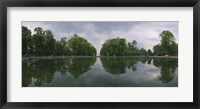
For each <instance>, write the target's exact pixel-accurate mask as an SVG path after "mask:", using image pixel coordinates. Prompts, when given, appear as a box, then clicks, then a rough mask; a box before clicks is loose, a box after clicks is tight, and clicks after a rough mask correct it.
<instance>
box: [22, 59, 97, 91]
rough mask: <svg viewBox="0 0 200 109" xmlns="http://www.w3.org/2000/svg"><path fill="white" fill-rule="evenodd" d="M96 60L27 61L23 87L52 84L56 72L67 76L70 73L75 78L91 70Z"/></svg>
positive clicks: (24, 65) (24, 63) (24, 66)
mask: <svg viewBox="0 0 200 109" xmlns="http://www.w3.org/2000/svg"><path fill="white" fill-rule="evenodd" d="M95 62H96V58H84V59H81V60H80V59H79V58H71V59H56V60H39V61H27V62H23V64H22V69H23V70H22V86H23V87H27V86H28V85H29V84H31V83H32V82H33V84H34V85H35V86H41V85H42V83H50V82H51V81H52V79H53V76H54V73H55V72H60V73H61V75H63V76H66V75H67V73H70V74H71V75H72V76H73V77H74V78H77V77H79V76H80V75H82V74H83V73H85V72H87V71H88V70H90V69H91V68H90V67H91V66H92V65H93V64H94V63H95Z"/></svg>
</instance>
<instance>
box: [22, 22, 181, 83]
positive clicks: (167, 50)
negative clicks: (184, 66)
mask: <svg viewBox="0 0 200 109" xmlns="http://www.w3.org/2000/svg"><path fill="white" fill-rule="evenodd" d="M21 25H22V30H21V32H22V87H178V39H179V36H178V22H177V21H22V22H21Z"/></svg>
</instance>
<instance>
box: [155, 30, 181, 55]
mask: <svg viewBox="0 0 200 109" xmlns="http://www.w3.org/2000/svg"><path fill="white" fill-rule="evenodd" d="M160 38H161V41H160V44H158V45H155V46H154V47H153V50H154V54H155V55H162V56H163V55H176V56H177V55H178V44H177V43H176V42H175V37H174V35H173V34H172V33H171V32H170V31H163V32H161V33H160Z"/></svg>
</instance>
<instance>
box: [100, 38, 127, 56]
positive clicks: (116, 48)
mask: <svg viewBox="0 0 200 109" xmlns="http://www.w3.org/2000/svg"><path fill="white" fill-rule="evenodd" d="M126 48H127V46H126V39H124V38H119V37H118V38H113V39H109V40H107V41H106V42H105V43H104V44H103V45H102V48H101V50H100V55H104V56H123V55H125V52H126Z"/></svg>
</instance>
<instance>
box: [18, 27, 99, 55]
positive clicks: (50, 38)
mask: <svg viewBox="0 0 200 109" xmlns="http://www.w3.org/2000/svg"><path fill="white" fill-rule="evenodd" d="M34 32H35V34H33V35H32V33H31V30H29V29H28V28H27V27H25V26H22V55H23V56H25V57H26V56H63V55H65V56H95V55H96V49H95V48H94V46H93V45H92V44H91V43H90V42H88V41H87V40H86V39H84V38H83V37H80V36H78V35H77V34H74V35H73V36H72V37H71V38H70V39H69V40H67V38H66V37H62V38H61V39H60V40H57V41H56V40H55V39H54V35H53V33H52V32H51V30H43V29H42V28H41V27H37V28H35V29H34Z"/></svg>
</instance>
